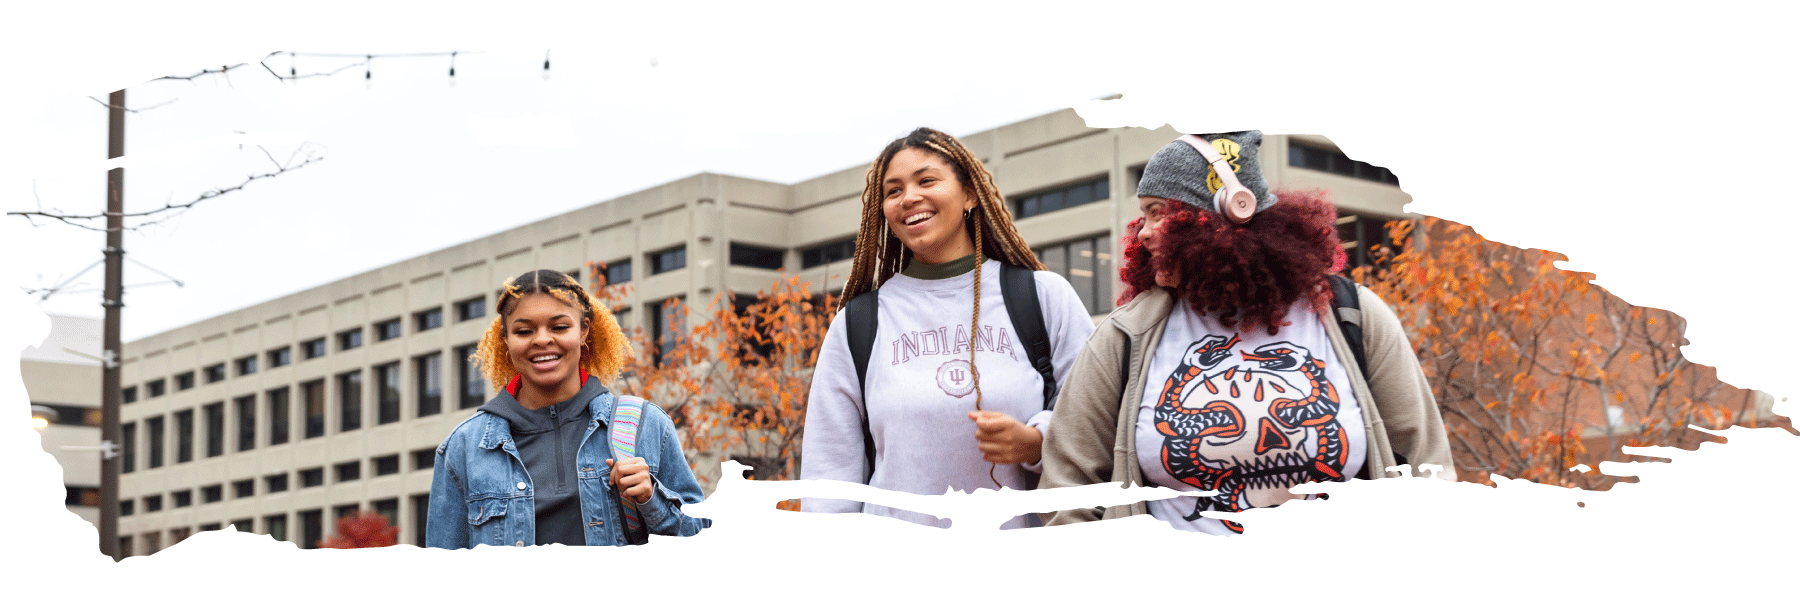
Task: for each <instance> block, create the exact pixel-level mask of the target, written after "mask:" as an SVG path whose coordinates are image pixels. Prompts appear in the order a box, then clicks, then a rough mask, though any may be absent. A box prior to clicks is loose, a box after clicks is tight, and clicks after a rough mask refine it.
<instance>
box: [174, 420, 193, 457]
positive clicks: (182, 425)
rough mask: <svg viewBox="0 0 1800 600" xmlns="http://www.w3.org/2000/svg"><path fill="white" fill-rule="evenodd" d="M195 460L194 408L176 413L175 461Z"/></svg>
mask: <svg viewBox="0 0 1800 600" xmlns="http://www.w3.org/2000/svg"><path fill="white" fill-rule="evenodd" d="M190 460H194V409H191V408H190V409H187V410H184V411H181V412H178V413H175V462H176V464H180V463H184V462H188V461H190Z"/></svg>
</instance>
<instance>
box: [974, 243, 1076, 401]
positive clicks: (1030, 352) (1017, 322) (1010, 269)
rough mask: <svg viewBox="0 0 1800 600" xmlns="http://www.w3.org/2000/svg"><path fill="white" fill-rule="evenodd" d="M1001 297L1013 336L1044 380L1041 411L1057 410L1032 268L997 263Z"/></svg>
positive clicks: (1046, 333)
mask: <svg viewBox="0 0 1800 600" xmlns="http://www.w3.org/2000/svg"><path fill="white" fill-rule="evenodd" d="M1000 297H1001V298H1002V299H1004V300H1005V301H1006V315H1007V316H1008V317H1011V318H1012V324H1013V333H1017V334H1019V342H1020V343H1022V344H1023V345H1024V346H1025V357H1026V358H1028V359H1030V360H1031V366H1032V367H1033V368H1036V369H1037V372H1038V375H1039V376H1041V377H1043V378H1044V410H1051V409H1053V408H1056V371H1055V368H1056V365H1055V364H1054V363H1052V362H1051V361H1050V332H1049V331H1048V330H1047V329H1045V328H1044V309H1043V306H1042V305H1040V304H1039V303H1038V293H1037V277H1036V276H1035V275H1034V274H1033V273H1032V270H1031V269H1027V268H1025V267H1021V266H1017V265H1012V264H1008V263H1004V262H1002V263H1000ZM969 336H970V337H971V338H973V337H974V336H975V332H973V331H971V332H969Z"/></svg>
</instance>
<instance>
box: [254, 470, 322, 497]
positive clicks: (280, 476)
mask: <svg viewBox="0 0 1800 600" xmlns="http://www.w3.org/2000/svg"><path fill="white" fill-rule="evenodd" d="M313 470H314V471H317V470H318V469H313ZM263 488H265V489H267V490H268V492H269V493H271V494H278V493H281V492H285V491H288V474H287V473H276V474H274V475H268V476H265V477H263Z"/></svg>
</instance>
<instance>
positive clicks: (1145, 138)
mask: <svg viewBox="0 0 1800 600" xmlns="http://www.w3.org/2000/svg"><path fill="white" fill-rule="evenodd" d="M1176 135H1177V133H1176V132H1174V131H1173V130H1170V129H1167V128H1164V129H1160V130H1155V131H1150V130H1143V129H1090V128H1088V127H1086V126H1085V124H1084V123H1083V122H1082V120H1081V119H1080V117H1078V116H1077V115H1076V114H1075V112H1074V111H1072V110H1063V111H1059V112H1055V113H1051V114H1047V115H1042V116H1039V117H1035V118H1032V119H1027V120H1025V121H1021V122H1018V123H1014V124H1011V125H1006V126H1003V127H999V128H996V129H993V130H989V131H982V132H978V133H973V134H968V135H965V136H961V139H962V140H963V141H964V142H965V143H967V145H968V146H969V147H970V149H971V150H973V151H974V152H975V153H976V154H977V155H978V156H979V157H980V158H981V159H982V160H983V161H984V162H985V163H986V164H987V165H988V168H989V169H991V170H992V171H993V172H994V175H995V179H996V181H997V182H998V184H999V185H1000V188H1001V191H1002V192H1003V193H1004V194H1005V195H1006V196H1007V198H1008V201H1009V202H1010V203H1011V209H1012V210H1013V213H1014V215H1015V216H1016V218H1017V223H1018V227H1019V229H1020V232H1021V233H1022V234H1023V235H1024V237H1025V239H1026V240H1027V241H1028V242H1029V243H1030V244H1032V246H1033V247H1034V248H1036V249H1037V250H1038V251H1039V254H1040V255H1042V256H1043V258H1044V261H1045V263H1046V264H1047V265H1049V267H1050V268H1051V269H1053V270H1055V271H1057V272H1059V273H1061V274H1063V275H1064V276H1066V277H1068V279H1069V280H1070V282H1071V283H1072V284H1073V285H1074V286H1075V288H1076V289H1077V291H1078V292H1079V293H1080V294H1081V296H1082V298H1083V300H1084V301H1085V302H1087V303H1088V305H1089V310H1090V311H1091V312H1093V313H1094V314H1096V315H1100V314H1104V313H1105V312H1107V311H1108V310H1110V309H1111V307H1112V305H1113V302H1112V299H1113V298H1114V297H1115V296H1116V294H1117V289H1116V283H1115V281H1114V280H1115V279H1116V276H1115V275H1114V273H1115V272H1116V268H1117V267H1116V264H1115V262H1114V259H1113V256H1114V254H1115V246H1116V242H1117V240H1118V239H1119V238H1120V237H1121V236H1122V235H1123V232H1124V228H1125V225H1126V224H1127V223H1128V222H1129V221H1130V220H1131V219H1133V218H1136V216H1137V212H1138V211H1137V201H1136V197H1135V195H1134V191H1133V190H1134V189H1135V187H1136V183H1137V181H1136V179H1137V174H1138V172H1139V169H1140V168H1141V166H1142V165H1143V164H1144V162H1145V161H1146V160H1147V159H1148V158H1149V157H1150V155H1151V154H1152V153H1154V152H1155V151H1156V150H1157V149H1158V148H1160V147H1162V145H1164V144H1166V143H1168V142H1169V141H1170V140H1171V139H1173V138H1174V137H1175V136H1176ZM1263 153H1264V156H1265V157H1267V158H1265V159H1264V163H1265V165H1266V166H1265V168H1266V171H1267V176H1268V177H1269V178H1270V179H1271V180H1272V181H1273V183H1274V185H1275V186H1277V187H1298V188H1308V187H1323V188H1328V189H1329V190H1331V192H1332V194H1333V197H1334V199H1335V200H1336V201H1337V202H1338V205H1339V206H1340V209H1341V211H1342V212H1343V214H1344V215H1345V217H1344V218H1343V219H1341V220H1340V230H1341V231H1342V233H1343V234H1344V236H1345V239H1347V240H1351V241H1349V242H1347V244H1348V245H1351V246H1354V247H1356V248H1358V249H1360V248H1361V246H1362V245H1366V244H1368V243H1369V240H1372V239H1376V238H1374V237H1372V236H1375V235H1378V234H1379V233H1380V229H1379V224H1380V223H1381V222H1384V221H1385V220H1388V219H1390V218H1395V217H1399V216H1401V215H1402V206H1403V205H1404V204H1405V203H1406V201H1407V199H1408V197H1407V195H1406V194H1405V193H1403V192H1401V191H1400V188H1399V187H1398V186H1397V182H1396V181H1395V179H1394V177H1393V175H1392V174H1391V173H1389V172H1388V171H1387V170H1386V169H1382V168H1380V167H1374V166H1371V165H1367V164H1364V163H1360V162H1357V161H1353V160H1350V159H1348V158H1347V157H1345V156H1344V155H1343V154H1341V153H1339V152H1338V151H1337V150H1336V149H1335V146H1334V145H1333V144H1332V143H1331V142H1330V141H1329V140H1327V139H1325V138H1322V137H1317V136H1300V135H1295V136H1285V135H1270V136H1268V138H1267V139H1266V140H1265V142H1264V146H1263ZM870 158H872V157H869V156H852V155H846V156H844V157H843V162H844V163H845V164H848V165H853V166H851V167H849V168H846V169H844V170H842V171H838V172H835V173H831V174H828V175H824V176H821V177H817V178H814V179H810V180H806V181H801V182H797V183H793V184H782V183H775V182H769V181H758V180H754V179H746V178H741V177H731V176H725V175H717V174H710V173H702V174H698V175H694V176H692V177H687V178H684V179H680V180H677V181H672V182H669V183H667V184H663V185H660V186H657V187H654V188H650V189H647V190H643V191H640V192H636V193H632V194H628V195H625V196H621V197H618V198H613V199H610V200H603V201H600V202H597V203H595V204H593V205H591V206H587V207H585V208H581V209H578V210H575V211H571V212H569V213H566V214H563V215H559V216H556V217H552V218H549V219H545V220H542V221H539V222H536V223H531V224H527V225H523V226H520V227H516V228H513V229H510V230H507V231H502V232H498V233H495V234H493V235H489V236H487V237H483V238H480V239H476V240H472V241H469V242H467V243H463V244H460V245H457V246H453V247H449V248H444V249H441V250H437V251H433V252H429V253H426V254H423V255H420V256H418V257H415V258H412V259H408V260H404V261H400V262H397V263H394V264H391V265H387V266H384V267H381V268H378V269H374V270H371V271H368V272H363V273H357V274H353V275H348V276H346V277H345V278H343V279H340V280H338V281H334V282H331V283H328V284H325V285H321V286H318V287H315V288H312V289H307V290H303V291H300V292H296V293H293V294H290V295H288V296H285V297H282V298H278V299H275V300H271V301H268V302H264V303H262V304H258V305H255V306H249V307H245V308H243V309H240V310H236V311H232V312H229V313H226V314H222V315H219V316H216V317H213V318H210V319H207V320H205V321H201V322H197V323H193V324H190V325H186V326H183V327H180V328H176V329H173V330H169V331H166V332H162V333H159V334H155V335H151V336H148V337H145V338H142V339H138V340H135V341H132V342H129V343H127V344H126V345H125V350H124V362H123V367H122V368H123V373H122V377H123V379H122V381H123V382H124V383H123V387H124V402H125V404H124V405H123V411H122V413H123V417H122V423H123V424H124V429H123V436H122V437H123V440H122V441H123V443H124V445H125V448H124V454H123V463H122V467H123V471H124V474H123V475H122V478H121V479H122V484H121V485H122V488H121V493H120V498H121V507H120V508H121V510H120V514H121V515H122V516H121V518H120V523H119V532H120V535H121V536H122V539H121V544H120V547H121V548H122V549H123V551H124V554H126V555H134V554H136V555H142V554H148V553H151V552H155V551H157V550H159V549H161V548H164V547H167V546H168V545H171V544H173V543H175V542H178V541H180V540H181V539H182V538H185V537H186V536H188V535H191V534H192V533H194V532H197V531H204V530H209V529H217V528H222V527H224V526H226V525H235V526H236V527H237V529H238V530H239V531H253V532H256V533H267V534H272V535H273V536H274V537H276V538H277V539H282V540H290V541H293V542H295V543H297V544H299V545H300V546H301V547H303V548H308V547H313V546H314V545H315V544H316V542H317V541H318V540H319V539H321V538H323V537H325V536H327V535H329V534H330V531H329V530H330V528H331V524H332V523H334V522H335V520H336V517H338V516H340V515H343V514H347V513H349V512H351V511H355V510H358V509H367V510H374V511H377V512H380V513H383V514H386V515H387V516H388V518H389V520H390V521H391V522H393V523H394V524H396V525H398V526H399V527H400V531H401V533H400V542H401V543H410V544H419V543H421V542H422V541H423V529H424V527H423V522H424V512H425V511H424V506H425V502H426V494H427V491H428V490H429V487H430V483H431V482H430V479H431V466H432V464H431V463H432V457H433V452H432V451H433V449H434V448H435V447H436V445H437V444H438V443H439V442H440V441H442V440H443V438H444V436H445V435H446V434H447V433H448V432H449V431H450V429H451V428H452V427H454V426H455V425H456V424H457V423H458V422H460V421H462V420H463V419H464V418H466V417H468V416H469V415H470V414H471V413H472V411H473V409H474V407H476V406H479V405H480V404H481V403H482V402H484V401H485V400H486V399H487V397H488V396H489V395H490V388H489V386H488V384H487V382H485V381H482V380H481V377H480V375H479V373H478V372H476V371H475V370H474V369H472V368H471V367H470V366H469V363H468V360H467V357H468V356H469V355H470V354H471V353H472V352H473V349H474V344H475V343H476V342H477V340H478V339H479V338H480V336H481V334H482V333H483V331H484V329H485V328H486V326H487V325H488V323H489V321H490V320H491V319H492V317H493V315H492V312H491V310H492V307H491V306H490V304H491V303H492V299H493V297H494V295H495V292H496V291H497V288H498V286H499V285H500V283H501V281H503V280H504V279H505V278H507V277H510V276H513V275H515V274H518V273H522V272H525V271H527V270H531V269H538V268H549V269H557V270H561V271H568V272H581V275H580V276H581V277H583V280H584V281H585V280H586V277H585V275H586V274H585V272H584V269H583V265H584V264H585V263H587V262H588V261H602V262H605V263H607V265H608V279H609V280H610V281H612V282H614V283H619V282H627V281H628V282H630V283H631V284H632V287H633V289H632V291H631V293H630V295H628V296H626V298H625V300H624V302H623V304H624V306H623V307H620V308H619V315H620V321H621V324H622V325H624V326H625V327H626V328H627V330H630V329H631V328H632V327H636V326H642V327H644V328H645V330H646V331H649V332H651V333H652V334H655V333H656V332H660V331H663V330H666V328H667V327H669V326H670V323H669V319H668V318H667V316H666V315H662V314H661V313H662V312H663V311H662V310H660V308H659V307H660V305H661V303H662V301H664V300H666V299H669V298H683V299H687V300H690V301H693V302H695V303H704V302H705V301H708V300H710V299H711V298H712V297H713V296H714V295H715V294H717V293H722V292H728V291H735V292H749V293H754V292H755V291H757V290H761V289H768V288H769V286H770V285H772V284H773V283H774V282H775V281H776V279H777V278H778V277H781V276H783V274H782V273H781V272H780V271H781V270H785V272H786V273H796V274H798V275H799V276H800V277H801V278H802V279H803V280H807V281H814V282H820V283H822V284H823V285H815V287H814V289H821V288H824V289H833V290H835V289H838V288H841V287H842V285H843V284H842V280H841V277H842V276H843V275H844V274H847V273H848V272H849V270H850V260H849V258H850V255H851V251H852V247H853V246H852V243H853V238H854V236H855V234H856V228H857V223H858V215H859V212H860V204H861V192H862V187H863V176H864V169H865V166H864V165H866V163H867V161H868V160H870ZM1353 254H1356V253H1353ZM1353 260H1356V259H1354V258H1353ZM93 379H94V380H95V381H97V380H98V376H97V374H96V376H95V377H94V378H93ZM93 396H94V397H97V396H98V394H97V393H95V394H93ZM707 462H708V461H707V459H706V457H702V458H701V459H700V464H702V465H706V464H707ZM716 463H717V461H716V460H714V461H712V464H713V466H712V467H711V468H712V470H713V471H714V472H716V471H717V466H716ZM702 468H703V469H704V468H705V467H704V466H703V467H702Z"/></svg>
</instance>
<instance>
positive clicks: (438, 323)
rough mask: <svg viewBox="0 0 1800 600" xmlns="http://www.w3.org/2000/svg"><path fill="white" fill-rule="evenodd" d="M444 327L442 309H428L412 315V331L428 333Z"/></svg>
mask: <svg viewBox="0 0 1800 600" xmlns="http://www.w3.org/2000/svg"><path fill="white" fill-rule="evenodd" d="M443 326H444V309H443V308H442V307H438V308H430V309H426V310H422V311H419V312H416V313H413V331H414V332H419V331H430V330H433V329H437V328H439V327H443Z"/></svg>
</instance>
